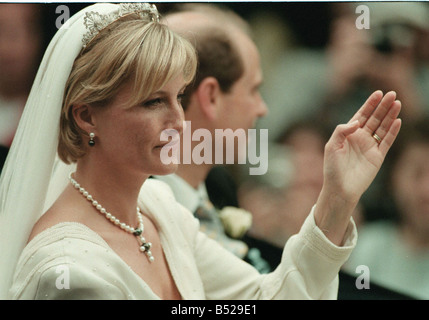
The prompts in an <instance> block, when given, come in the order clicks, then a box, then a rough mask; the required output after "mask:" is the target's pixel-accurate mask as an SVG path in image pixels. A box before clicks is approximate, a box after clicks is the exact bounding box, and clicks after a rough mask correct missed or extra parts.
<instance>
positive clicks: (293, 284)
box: [0, 4, 401, 299]
mask: <svg viewBox="0 0 429 320" xmlns="http://www.w3.org/2000/svg"><path fill="white" fill-rule="evenodd" d="M67 25H68V27H67V28H63V29H60V30H59V31H58V33H57V34H56V36H55V37H54V38H53V40H52V42H51V44H50V46H49V47H48V49H47V52H46V54H45V57H44V59H43V61H42V64H41V66H40V69H39V72H38V75H37V77H36V80H35V82H34V85H33V89H32V92H31V94H30V96H29V99H28V102H27V105H26V107H25V111H24V114H23V116H22V119H21V122H20V125H19V128H18V131H17V134H16V138H15V140H14V142H13V145H12V148H11V151H10V154H9V156H8V159H7V162H6V164H5V168H4V170H3V172H2V176H1V181H0V192H1V193H0V196H1V212H0V249H1V252H2V256H3V259H2V260H1V262H0V298H2V299H4V298H6V299H289V298H294V299H304V298H312V299H328V298H336V295H337V286H338V271H339V268H340V267H341V265H342V264H343V263H344V262H345V261H346V260H347V258H348V256H349V254H350V252H351V250H352V249H353V247H354V245H355V242H356V228H355V226H354V223H353V220H352V219H351V217H350V216H351V213H352V211H353V209H354V207H355V206H356V204H357V202H358V201H359V198H360V196H361V195H362V193H363V192H364V191H365V190H366V189H367V187H368V186H369V184H370V183H371V182H372V180H373V179H374V177H375V175H376V174H377V172H378V170H379V168H380V166H381V164H382V162H383V160H384V157H385V155H386V153H387V151H388V150H389V148H390V146H391V145H392V143H393V141H394V140H395V137H396V135H397V134H398V132H399V128H400V120H399V119H397V117H398V114H399V111H400V108H401V105H400V102H399V101H396V100H395V99H396V96H395V93H393V92H390V93H388V94H386V95H384V96H383V94H382V93H381V92H379V91H377V92H375V93H374V94H373V95H371V96H370V97H369V99H368V100H367V102H366V103H365V104H364V105H363V106H362V108H361V109H360V110H359V111H358V112H357V113H356V115H355V116H354V118H353V119H351V120H350V122H349V123H348V124H344V125H339V126H338V127H337V129H336V130H335V131H334V133H333V135H332V137H331V139H330V141H329V142H328V144H327V146H326V155H325V182H324V186H323V189H322V192H321V194H320V197H319V199H318V201H317V203H316V205H315V206H314V208H313V210H312V211H311V212H310V214H309V216H308V218H307V220H306V222H305V223H304V225H303V226H302V229H301V231H300V232H299V233H298V234H297V235H295V236H294V237H292V238H291V239H290V240H289V241H288V243H287V244H286V246H285V248H284V252H283V258H282V262H281V264H280V265H279V267H278V268H277V269H276V270H275V271H274V272H273V273H271V274H268V275H260V274H259V273H258V272H257V271H256V270H255V269H253V268H252V267H251V266H250V265H248V264H247V263H245V262H243V261H242V260H240V259H238V258H236V257H235V256H233V255H232V254H230V253H229V252H228V251H225V250H224V249H223V248H221V247H220V246H219V245H218V244H217V243H216V242H214V241H213V240H210V239H208V238H207V237H206V236H205V235H204V234H202V233H200V232H199V226H198V221H197V220H196V219H195V218H194V217H193V216H192V214H191V213H189V212H188V211H187V210H186V209H184V208H183V207H181V206H180V205H179V204H178V203H177V202H176V201H175V199H174V197H173V195H172V193H171V191H170V190H169V188H168V187H167V186H166V185H164V184H162V182H159V181H154V180H152V179H148V177H149V176H150V175H154V174H155V175H165V174H169V173H173V172H174V171H175V169H176V167H177V165H175V164H169V165H164V164H163V163H162V161H161V158H160V152H161V149H162V147H163V146H164V145H165V144H167V143H168V142H162V141H161V140H160V136H161V133H162V132H163V131H164V130H170V129H175V130H177V131H178V132H182V130H183V127H182V123H183V120H184V116H183V110H182V108H181V105H180V99H181V96H182V94H183V92H184V89H185V87H186V85H187V84H188V83H189V82H190V81H192V79H193V77H194V74H195V70H196V67H197V63H196V56H195V51H194V48H193V46H192V45H191V44H190V43H189V42H187V41H186V40H184V39H183V38H181V37H179V36H178V35H176V34H175V33H173V32H172V31H171V30H170V29H168V27H167V26H165V25H163V24H161V23H160V22H159V17H158V13H157V11H156V8H155V7H154V6H153V5H149V4H119V5H114V4H95V5H92V6H90V7H88V8H86V9H84V10H82V11H81V12H79V13H77V14H76V15H75V16H73V17H72V18H71V19H70V20H69V22H68V24H67ZM59 280H60V281H59Z"/></svg>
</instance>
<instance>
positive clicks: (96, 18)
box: [82, 3, 159, 48]
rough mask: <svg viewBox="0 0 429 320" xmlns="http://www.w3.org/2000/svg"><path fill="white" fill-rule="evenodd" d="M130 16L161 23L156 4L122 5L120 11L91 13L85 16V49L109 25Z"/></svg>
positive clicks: (83, 39)
mask: <svg viewBox="0 0 429 320" xmlns="http://www.w3.org/2000/svg"><path fill="white" fill-rule="evenodd" d="M130 14H137V15H139V16H140V18H148V17H149V18H150V19H151V20H152V21H155V22H159V13H158V10H157V8H156V6H155V5H154V4H149V3H121V4H119V8H118V10H116V11H114V12H111V13H108V14H100V13H98V12H94V11H90V12H87V13H86V14H85V17H84V19H83V23H84V25H85V27H86V29H87V30H88V31H87V33H85V34H84V36H83V38H82V42H83V48H86V46H87V45H88V44H89V43H90V42H91V41H92V40H93V39H94V38H95V37H96V36H97V35H98V34H99V33H100V32H101V30H103V29H104V28H106V27H107V26H108V25H109V24H111V23H113V22H115V21H117V20H119V19H120V18H122V17H125V16H127V15H130Z"/></svg>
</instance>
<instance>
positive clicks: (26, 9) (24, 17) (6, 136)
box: [0, 3, 43, 170]
mask: <svg viewBox="0 0 429 320" xmlns="http://www.w3.org/2000/svg"><path fill="white" fill-rule="evenodd" d="M41 10H42V8H41V5H39V4H19V3H1V4H0V170H1V168H2V166H3V162H4V160H5V157H6V154H7V152H8V149H9V147H10V145H11V143H12V140H13V137H14V134H15V130H16V128H17V125H18V122H19V119H20V117H21V113H22V110H23V109H24V106H25V102H26V100H27V96H28V94H29V91H30V88H31V84H32V83H33V80H34V76H35V73H36V71H37V67H38V65H39V63H40V59H41V52H42V51H43V32H42V23H41V21H42V20H41V19H42V16H41Z"/></svg>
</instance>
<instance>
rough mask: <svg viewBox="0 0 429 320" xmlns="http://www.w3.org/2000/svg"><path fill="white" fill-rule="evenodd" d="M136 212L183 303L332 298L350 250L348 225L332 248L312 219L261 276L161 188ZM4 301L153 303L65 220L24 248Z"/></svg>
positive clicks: (152, 188) (90, 236) (91, 237)
mask: <svg viewBox="0 0 429 320" xmlns="http://www.w3.org/2000/svg"><path fill="white" fill-rule="evenodd" d="M140 198H141V199H142V200H141V203H140V205H141V206H142V209H144V210H145V212H147V213H148V214H149V215H150V217H151V219H153V221H154V223H155V224H156V226H157V228H158V230H159V233H160V238H161V244H162V247H163V250H164V253H165V256H166V259H167V262H168V265H169V267H170V270H171V273H172V276H173V279H174V281H175V283H176V286H177V288H178V289H179V291H180V293H181V295H182V298H183V299H193V300H202V299H211V300H212V299H214V300H236V299H242V300H248V299H335V298H336V297H337V291H338V271H339V269H340V267H341V266H342V265H343V264H344V262H345V261H346V260H347V258H348V257H349V255H350V253H351V251H352V249H353V247H354V246H355V244H356V238H357V233H356V227H355V225H354V223H353V221H352V220H351V222H350V225H349V228H348V231H347V234H346V240H345V242H344V245H343V246H342V247H338V246H335V245H334V244H332V243H331V242H330V241H329V240H328V239H327V238H326V237H325V236H324V234H323V233H322V232H321V230H320V229H319V228H318V227H317V226H316V225H315V222H314V217H313V212H311V213H310V215H309V216H308V218H307V220H306V221H305V223H304V225H303V227H302V229H301V231H300V233H299V234H297V235H295V236H293V237H291V238H290V239H289V241H288V242H287V244H286V246H285V248H284V252H283V256H282V262H281V264H280V265H279V267H278V268H277V269H276V270H275V271H274V272H272V273H270V274H265V275H261V274H259V273H258V272H257V271H256V270H255V269H254V268H253V267H251V266H250V265H249V264H247V263H246V262H244V261H242V260H241V259H239V258H237V257H235V256H234V255H233V254H231V253H230V252H228V251H227V250H225V249H224V248H222V247H221V246H220V245H219V244H218V243H217V242H216V241H214V240H211V239H209V238H208V237H207V236H206V235H204V234H203V233H201V232H200V231H199V224H198V220H197V219H195V218H194V216H193V215H192V213H190V212H189V211H187V210H186V209H184V207H182V206H181V205H180V204H178V203H177V202H176V200H175V199H174V196H173V194H172V192H171V190H170V189H169V187H168V186H167V185H165V184H164V183H163V182H161V181H157V180H154V179H149V180H147V181H146V182H145V184H144V186H143V188H142V192H141V197H140ZM9 297H10V299H159V297H158V296H157V295H156V294H155V293H154V292H153V291H152V290H151V288H150V287H149V286H148V285H147V284H146V283H145V282H144V281H143V280H142V278H140V277H139V276H138V275H137V274H136V273H135V272H134V271H133V270H132V269H131V268H130V267H129V266H128V265H127V264H126V263H125V262H124V261H123V260H122V259H121V258H120V257H119V256H118V255H117V254H116V253H115V252H114V251H113V250H112V249H111V248H110V247H109V246H108V244H107V243H106V242H105V241H104V240H103V239H102V238H101V237H100V236H99V235H98V234H96V233H95V232H94V231H92V230H91V229H89V228H88V227H86V226H85V225H82V224H79V223H74V222H64V223H61V224H58V225H55V226H53V227H51V228H49V229H47V230H45V231H43V232H41V233H40V234H38V235H37V236H36V237H35V238H33V240H32V241H31V242H30V243H29V244H28V245H27V246H26V247H25V249H24V251H23V252H22V255H21V257H20V259H19V262H18V265H17V267H16V271H15V276H14V281H13V285H12V287H11V289H10V290H9Z"/></svg>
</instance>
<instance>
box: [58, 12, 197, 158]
mask: <svg viewBox="0 0 429 320" xmlns="http://www.w3.org/2000/svg"><path fill="white" fill-rule="evenodd" d="M196 67H197V59H196V53H195V49H194V47H193V46H192V45H191V44H190V43H189V42H188V41H187V40H185V39H184V38H182V37H180V36H179V35H177V34H176V33H174V32H173V31H171V30H170V29H169V28H168V27H167V26H165V25H163V24H161V23H158V22H152V21H150V20H149V19H148V20H147V21H145V20H142V19H141V18H136V17H134V16H127V17H125V18H122V19H120V20H118V21H116V22H114V23H112V24H111V25H109V27H107V28H106V29H104V30H103V31H101V32H100V34H99V35H98V36H97V37H96V38H95V39H94V40H92V41H91V42H90V43H89V44H88V46H87V47H86V48H85V49H84V50H83V51H82V53H81V55H80V56H79V57H78V58H76V60H75V63H74V65H73V68H72V71H71V73H70V76H69V79H68V81H67V84H66V91H65V95H64V102H63V107H62V113H61V119H60V137H59V144H58V155H59V157H60V159H61V160H63V161H64V162H65V163H68V164H69V163H71V162H76V161H77V159H79V158H81V157H82V156H84V155H85V154H86V152H87V147H86V146H85V144H84V143H83V137H84V136H88V133H87V132H84V131H83V130H82V129H80V128H79V126H78V125H77V124H76V122H75V120H74V117H73V114H72V109H73V105H76V104H87V105H94V106H101V107H102V106H103V105H107V104H108V103H109V101H110V100H111V99H113V98H114V97H115V95H116V94H117V93H118V92H119V90H120V89H121V88H122V86H123V85H124V84H125V83H130V81H133V82H134V88H133V90H134V91H133V94H132V95H131V97H132V98H131V100H130V101H129V102H128V103H129V106H134V105H136V104H138V103H141V102H143V101H145V100H146V99H148V98H149V96H150V95H151V94H152V93H154V92H155V91H157V90H159V89H160V88H162V87H163V86H164V85H165V84H166V83H167V82H168V81H170V80H171V79H173V78H174V77H175V76H177V75H179V74H182V75H183V76H184V78H185V81H186V82H187V83H190V82H191V81H192V79H193V78H194V75H195V72H196ZM131 83H132V82H131Z"/></svg>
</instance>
